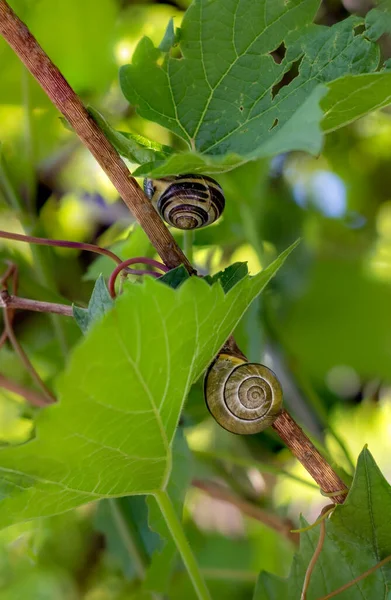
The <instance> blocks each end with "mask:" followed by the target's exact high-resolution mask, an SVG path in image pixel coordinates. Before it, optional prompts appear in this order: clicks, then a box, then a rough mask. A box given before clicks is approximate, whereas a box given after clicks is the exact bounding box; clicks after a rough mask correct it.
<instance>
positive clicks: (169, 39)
mask: <svg viewBox="0 0 391 600" xmlns="http://www.w3.org/2000/svg"><path fill="white" fill-rule="evenodd" d="M174 43H175V30H174V19H170V20H169V22H168V25H167V29H166V31H165V34H164V37H163V39H162V41H161V42H160V45H159V49H160V50H161V51H162V52H168V51H169V50H170V49H171V48H172V46H173V45H174Z"/></svg>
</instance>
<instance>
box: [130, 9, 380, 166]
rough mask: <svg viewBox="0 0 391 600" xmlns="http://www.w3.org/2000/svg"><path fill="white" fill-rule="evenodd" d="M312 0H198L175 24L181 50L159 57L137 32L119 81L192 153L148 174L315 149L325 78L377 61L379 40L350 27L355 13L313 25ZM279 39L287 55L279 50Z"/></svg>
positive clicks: (369, 68) (138, 104)
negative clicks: (327, 23)
mask: <svg viewBox="0 0 391 600" xmlns="http://www.w3.org/2000/svg"><path fill="white" fill-rule="evenodd" d="M318 4H319V3H318V1H317V0H291V1H290V2H285V1H284V0H273V2H271V1H269V0H261V1H259V2H256V3H254V2H252V1H251V0H229V1H228V2H226V1H225V0H224V1H223V0H214V1H212V2H211V1H208V0H197V1H196V2H194V3H193V4H192V5H191V7H190V8H189V9H188V11H187V12H186V14H185V17H184V20H183V23H182V27H181V32H180V39H179V43H180V49H181V53H182V57H181V58H180V59H178V58H173V57H170V56H168V57H166V58H164V59H163V54H162V52H161V50H160V49H158V48H156V47H154V45H153V44H152V42H151V40H149V39H148V38H146V37H144V38H143V39H142V40H141V41H140V43H139V45H138V47H137V49H136V51H135V54H134V57H133V62H132V64H131V65H127V66H124V67H122V69H121V73H120V80H121V86H122V90H123V92H124V94H125V96H126V98H127V99H128V100H129V102H130V103H131V104H132V105H134V106H135V107H136V108H137V110H138V112H139V114H140V115H142V116H143V117H145V118H146V119H149V120H152V121H156V122H157V123H159V124H160V125H163V126H164V127H166V128H168V129H170V130H171V131H172V132H173V133H175V134H176V135H178V136H179V137H181V138H183V139H184V140H185V141H186V142H187V144H188V146H189V147H190V149H191V150H192V152H193V153H194V154H192V153H190V154H189V153H187V154H186V156H181V157H175V156H174V157H171V158H169V159H168V161H167V164H166V163H165V162H164V163H163V164H162V163H161V164H154V165H150V166H149V169H150V172H151V173H153V174H154V175H155V176H157V175H165V174H168V173H178V172H183V171H186V170H191V171H197V168H198V169H200V170H204V172H209V173H213V172H218V170H220V171H223V170H227V169H229V168H232V167H233V166H235V165H238V164H240V163H241V162H244V161H246V160H252V159H255V158H257V157H261V156H272V155H274V154H278V153H281V152H286V151H289V150H293V149H301V150H306V151H308V152H312V153H314V154H316V153H318V152H319V150H320V148H321V143H322V135H321V129H320V125H319V124H320V120H321V118H322V114H321V110H320V107H319V102H320V100H321V98H322V97H323V96H324V95H325V93H326V87H325V85H326V84H327V83H329V82H331V81H333V80H335V79H337V78H339V77H341V76H342V75H346V74H359V73H367V72H371V71H373V70H375V69H376V67H377V66H378V62H379V49H378V47H377V45H376V44H374V43H372V42H370V41H369V40H368V39H367V38H366V36H365V31H364V33H362V34H361V33H358V34H357V32H356V28H357V27H358V26H361V25H363V23H364V21H363V19H360V18H359V17H350V18H348V19H345V20H344V21H342V22H340V23H337V24H336V25H334V26H333V27H323V26H317V25H312V24H311V22H312V19H313V18H314V16H315V13H316V10H317V8H318ZM281 44H285V46H284V49H285V55H284V56H283V57H282V58H281V57H280V58H276V56H275V55H273V53H274V52H275V51H276V50H277V49H278V48H279V47H281ZM162 59H163V62H162ZM288 73H289V77H290V79H291V81H289V83H288V84H287V85H284V84H283V82H282V78H283V77H284V76H285V77H288ZM150 81H154V86H152V87H151V86H150V85H149V82H150ZM203 155H205V156H203ZM179 164H181V167H182V168H181V169H179ZM208 164H209V165H210V168H208ZM141 172H143V173H146V172H147V166H144V168H143V169H142V171H141V170H140V171H139V174H141Z"/></svg>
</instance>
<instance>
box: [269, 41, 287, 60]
mask: <svg viewBox="0 0 391 600" xmlns="http://www.w3.org/2000/svg"><path fill="white" fill-rule="evenodd" d="M269 54H270V56H271V57H272V59H273V60H274V62H275V63H276V64H277V65H279V64H280V62H281V61H282V60H283V58H284V57H285V54H286V46H285V44H284V42H282V43H281V44H280V45H279V46H278V48H276V49H275V50H273V51H272V52H269Z"/></svg>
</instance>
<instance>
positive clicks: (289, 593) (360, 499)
mask: <svg viewBox="0 0 391 600" xmlns="http://www.w3.org/2000/svg"><path fill="white" fill-rule="evenodd" d="M390 511H391V487H390V485H389V484H388V483H387V481H386V479H385V478H384V477H383V475H382V473H381V472H380V470H379V468H378V467H377V465H376V463H375V461H374V460H373V458H372V455H371V454H370V452H369V451H368V450H367V449H366V448H364V450H363V451H362V453H361V454H360V457H359V459H358V463H357V470H356V473H355V477H354V480H353V484H352V488H351V490H350V492H349V495H348V497H347V499H346V501H345V503H344V504H343V505H339V506H337V507H336V509H335V511H334V512H333V514H332V516H331V517H330V519H328V520H327V521H326V538H325V543H324V546H323V549H322V552H321V554H320V557H319V559H318V561H317V563H316V565H315V568H314V571H313V573H312V576H311V582H310V586H309V590H308V594H307V599H308V600H316V599H318V598H321V597H323V596H324V595H326V594H329V593H330V592H332V591H334V590H336V589H338V588H339V587H341V586H342V585H344V584H346V583H348V582H349V581H351V580H353V579H355V578H356V577H358V576H360V575H361V574H362V573H364V572H365V571H367V570H368V569H370V568H372V567H373V566H375V565H376V564H377V563H378V562H380V561H381V560H383V559H384V558H386V557H387V556H389V555H390V554H391V521H390V519H387V518H385V515H389V514H390ZM303 524H305V523H304V520H303ZM318 538H319V528H318V527H315V528H314V529H312V530H310V531H307V532H305V533H302V534H301V541H300V551H299V553H298V554H297V555H296V556H295V559H294V562H293V567H292V571H291V574H290V577H289V578H288V579H286V580H281V579H278V578H276V577H274V576H271V575H269V574H266V573H261V575H260V577H259V580H258V584H257V588H256V592H255V596H254V600H277V599H279V598H286V599H287V600H296V598H299V597H300V594H301V590H302V586H303V581H304V575H305V572H306V569H307V567H308V563H309V562H310V560H311V558H312V555H313V553H314V550H315V547H316V545H317V542H318ZM336 564H338V568H336ZM390 579H391V563H390V564H387V565H385V566H384V567H382V568H381V569H379V570H377V571H376V572H375V573H373V574H371V575H370V576H369V577H367V578H365V579H362V580H361V581H360V582H358V583H357V584H355V585H354V586H352V587H350V588H349V589H348V590H347V591H345V592H343V593H341V594H340V595H338V598H341V600H344V599H346V600H373V598H384V597H385V595H386V593H387V589H388V582H389V581H390Z"/></svg>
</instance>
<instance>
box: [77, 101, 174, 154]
mask: <svg viewBox="0 0 391 600" xmlns="http://www.w3.org/2000/svg"><path fill="white" fill-rule="evenodd" d="M88 112H89V113H90V115H91V116H92V117H93V119H94V121H96V123H97V124H98V125H99V127H100V128H101V129H102V131H103V132H104V134H105V135H106V137H107V139H108V140H109V141H110V142H111V143H112V144H113V146H114V147H115V148H116V149H117V150H118V152H119V153H120V154H121V155H122V156H124V157H125V158H127V159H128V160H130V161H131V162H134V163H140V164H143V163H147V164H148V163H150V162H151V161H162V160H164V159H166V158H168V157H169V156H170V155H171V154H172V153H173V152H174V151H173V149H172V148H171V147H170V146H165V145H164V144H159V143H158V142H153V141H151V140H149V139H148V138H146V137H144V136H143V135H139V134H136V133H130V132H126V131H117V130H116V129H114V128H113V127H111V125H110V124H109V122H108V121H107V120H106V119H105V118H104V117H103V115H101V113H100V112H98V111H97V110H95V109H94V108H92V107H91V106H90V107H89V108H88Z"/></svg>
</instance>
